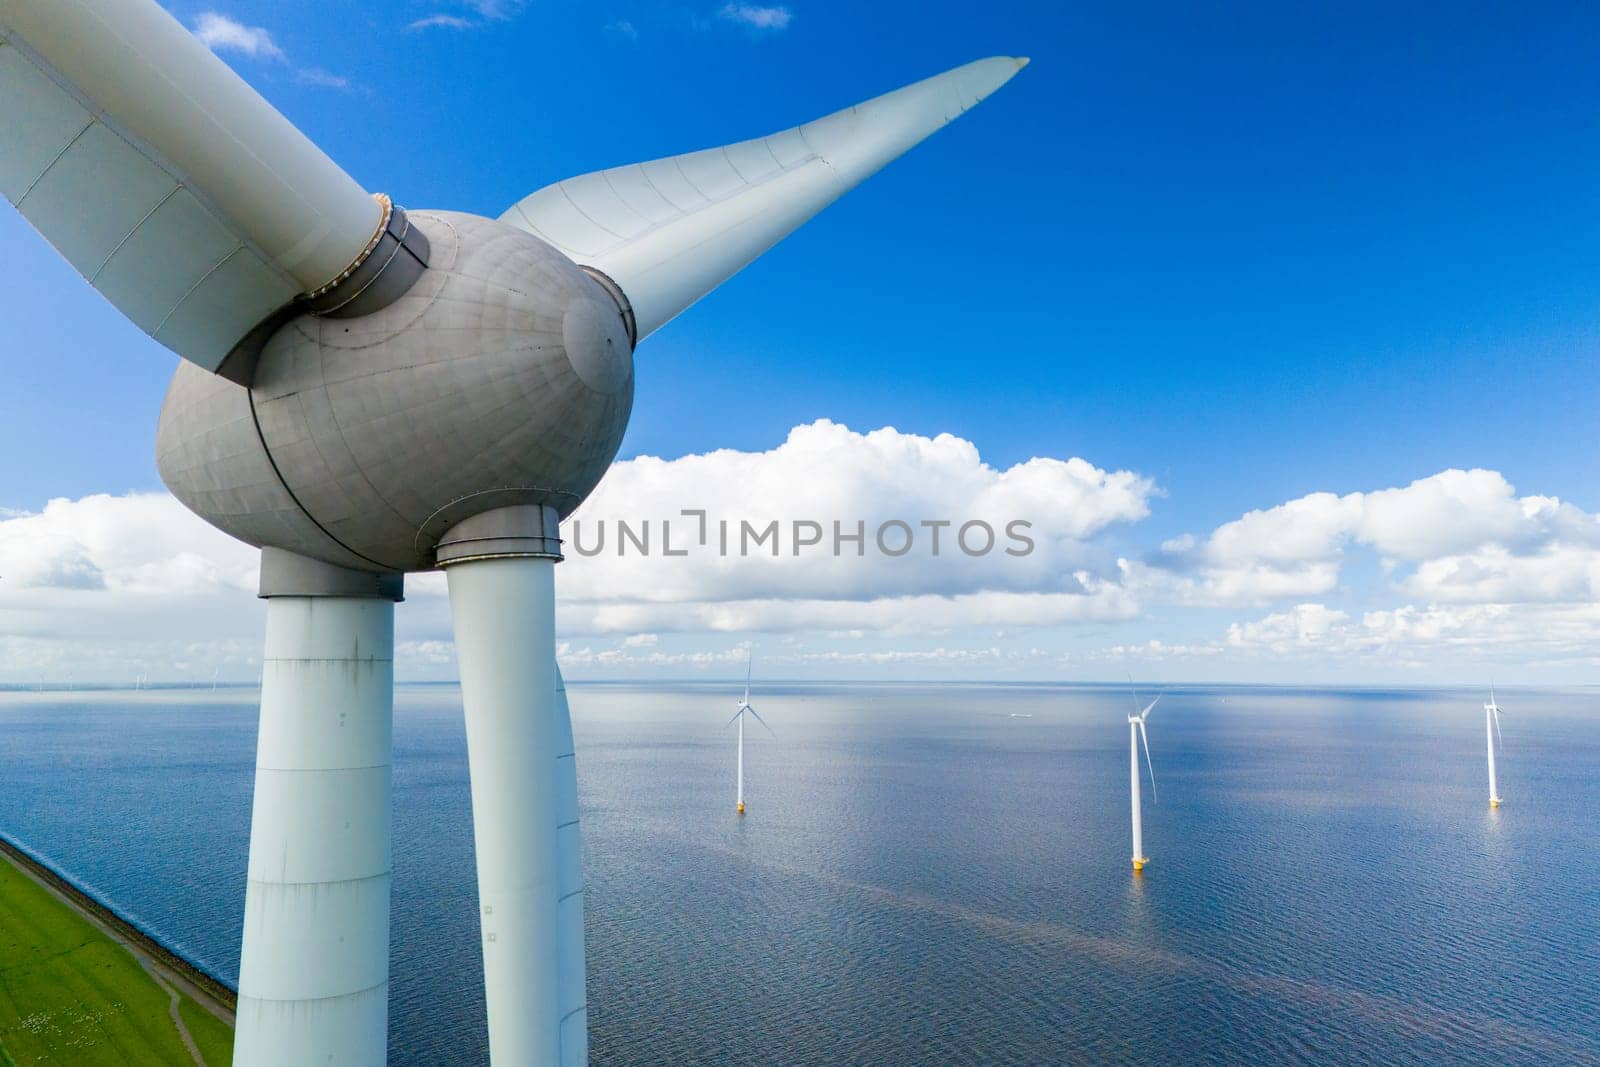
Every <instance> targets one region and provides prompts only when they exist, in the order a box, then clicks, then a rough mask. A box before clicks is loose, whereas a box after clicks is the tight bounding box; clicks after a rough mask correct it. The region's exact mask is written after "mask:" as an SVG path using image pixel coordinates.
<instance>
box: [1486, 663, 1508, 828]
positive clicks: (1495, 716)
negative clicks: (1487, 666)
mask: <svg viewBox="0 0 1600 1067" xmlns="http://www.w3.org/2000/svg"><path fill="white" fill-rule="evenodd" d="M1483 732H1484V734H1485V735H1486V740H1487V742H1488V747H1489V806H1490V807H1491V808H1498V807H1499V806H1500V788H1499V786H1498V785H1497V784H1496V782H1495V777H1494V748H1495V742H1496V741H1499V740H1500V705H1499V704H1498V703H1497V702H1496V701H1495V698H1494V683H1493V682H1490V683H1489V703H1487V704H1485V705H1484V706H1483ZM1501 743H1504V742H1501Z"/></svg>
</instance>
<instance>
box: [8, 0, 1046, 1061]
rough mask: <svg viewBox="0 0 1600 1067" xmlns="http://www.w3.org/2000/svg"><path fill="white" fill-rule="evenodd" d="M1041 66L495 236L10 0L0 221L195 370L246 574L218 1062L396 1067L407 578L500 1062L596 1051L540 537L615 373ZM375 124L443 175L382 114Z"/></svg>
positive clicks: (205, 478) (573, 188)
mask: <svg viewBox="0 0 1600 1067" xmlns="http://www.w3.org/2000/svg"><path fill="white" fill-rule="evenodd" d="M1026 62H1027V61H1026V60H1022V59H1011V58H1005V57H997V58H992V59H984V60H979V61H977V62H974V63H969V64H967V65H966V66H963V67H958V68H956V69H954V70H952V71H949V72H947V73H945V74H941V75H939V76H937V77H933V78H929V79H927V80H925V81H921V82H918V83H916V84H914V85H910V86H907V87H905V88H903V89H900V90H897V91H895V92H891V93H888V94H887V95H884V96H880V97H877V98H875V99H873V100H869V101H867V102H865V103H862V104H858V105H856V106H855V107H851V108H847V109H845V110H843V111H839V112H837V113H835V114H832V115H828V116H826V117H824V118H821V119H817V120H815V121H813V122H809V123H806V124H804V125H802V126H799V127H797V128H793V129H789V130H785V131H783V132H781V133H776V134H772V135H770V136H767V137H762V138H757V139H755V140H751V141H744V142H740V143H737V144H730V145H727V146H725V147H721V148H713V149H709V150H706V151H700V152H693V153H689V154H687V155H682V156H675V157H672V158H669V159H662V160H656V161H654V162H649V163H641V164H632V165H628V166H622V167H615V168H612V169H610V170H606V171H600V172H596V173H592V174H586V175H583V176H580V177H576V178H570V179H567V180H565V181H562V182H558V183H556V184H554V185H550V186H547V187H545V188H544V189H542V190H540V191H538V192H535V193H533V194H532V195H531V196H529V197H527V198H526V199H524V200H522V201H521V202H520V203H518V204H516V205H515V206H513V207H512V208H511V209H510V210H509V211H507V212H506V213H505V214H504V215H503V216H501V217H500V218H499V219H488V218H483V217H479V216H474V215H467V214H462V213H458V212H450V211H426V212H425V211H415V212H410V213H408V212H407V211H405V210H404V209H403V208H401V207H400V206H398V205H396V204H394V203H393V202H392V201H391V200H390V199H389V198H388V197H387V196H384V195H382V194H376V195H372V194H369V193H368V192H367V191H366V190H365V189H363V188H362V187H361V186H360V185H359V184H357V182H356V181H355V180H354V179H353V178H351V177H350V176H349V175H348V174H347V173H345V171H344V170H343V169H341V168H340V167H339V165H338V164H336V163H334V162H333V160H331V159H329V158H328V156H327V155H325V154H324V153H323V152H322V151H321V150H320V149H319V148H318V147H317V146H316V145H315V144H313V143H312V142H311V141H310V140H309V139H308V138H307V137H306V136H305V135H304V134H302V133H301V132H300V131H299V130H298V129H296V128H295V127H294V126H293V125H292V124H291V123H290V122H289V121H288V120H287V119H286V118H284V117H283V116H282V115H281V114H279V113H278V112H277V111H276V110H274V109H273V108H272V106H271V105H270V104H268V103H267V102H266V101H265V100H263V99H262V98H261V97H260V96H259V95H258V94H257V93H256V92H255V91H254V90H253V89H251V88H250V87H249V86H248V85H247V84H245V82H244V81H243V80H242V79H240V78H239V77H238V76H237V75H236V74H234V72H233V71H232V70H231V69H229V68H228V66H227V65H226V64H224V63H223V62H222V61H221V60H219V59H217V58H216V57H215V56H214V55H213V54H212V53H211V52H210V51H209V50H207V49H206V48H205V46H203V45H202V44H201V43H200V42H199V41H198V40H196V39H195V38H194V37H193V36H192V35H191V34H190V33H189V32H188V31H186V30H185V29H184V28H183V26H182V25H181V24H179V23H178V22H177V21H176V20H175V19H174V18H173V17H172V16H171V15H169V14H168V13H167V12H166V11H165V10H164V9H163V8H162V7H161V6H160V5H159V4H157V3H155V2H153V0H5V3H4V4H3V5H0V101H3V105H0V196H4V198H5V199H6V200H7V201H9V202H10V203H11V204H13V205H15V206H16V207H17V208H18V210H19V211H20V212H21V213H22V215H23V216H24V217H25V218H27V219H28V220H29V221H30V222H31V223H32V224H33V225H34V227H35V228H36V229H37V230H39V232H40V233H41V234H43V236H44V237H45V238H46V239H47V240H49V241H50V242H51V243H52V244H53V245H55V247H56V249H57V250H58V251H59V252H60V253H61V254H62V255H63V256H64V257H65V258H66V259H67V260H68V261H69V262H70V263H71V264H72V265H73V266H74V267H75V268H77V270H78V271H79V272H80V273H81V274H82V275H83V276H84V277H85V279H86V280H87V281H88V282H89V284H90V285H92V286H93V287H94V288H95V289H96V290H98V291H99V292H100V293H101V294H102V295H103V296H104V297H106V299H108V300H109V301H110V302H111V303H112V304H113V305H114V306H116V307H117V308H118V309H119V310H121V311H122V312H123V313H124V314H125V315H126V316H127V317H128V318H129V319H130V320H132V322H133V323H134V324H135V325H137V326H138V327H139V328H140V329H141V330H143V331H144V332H145V333H147V334H149V335H150V336H151V337H153V338H154V339H155V340H156V341H158V342H160V343H161V344H163V345H165V346H166V347H167V348H169V349H171V350H172V351H173V352H175V353H176V354H177V355H179V356H180V357H182V361H181V362H180V363H179V365H178V369H177V373H176V374H175V376H174V377H173V380H172V384H171V385H170V387H169V389H168V392H167V398H166V402H165V404H164V405H163V409H162V413H161V421H160V427H159V430H158V435H157V449H156V451H157V459H158V465H159V468H160V470H161V474H162V478H163V480H164V481H165V482H166V484H167V486H168V488H169V489H170V490H171V491H172V492H173V494H174V495H175V496H176V497H177V498H178V499H179V500H181V501H182V502H183V503H184V504H185V505H187V506H188V507H189V508H191V509H192V510H193V511H195V512H196V513H197V514H199V515H200V516H201V517H202V518H204V519H205V520H206V521H208V522H210V523H211V524H212V525H214V526H217V527H218V528H220V529H222V530H224V531H225V532H227V533H229V534H232V535H233V536H235V537H237V538H239V539H241V540H243V541H245V542H247V543H249V544H252V545H255V546H257V547H259V548H260V549H261V585H260V595H261V596H262V597H263V598H265V599H266V600H267V608H266V615H267V628H266V629H267V635H266V650H265V655H264V657H263V670H262V684H261V723H260V729H259V732H258V738H259V740H258V750H257V758H256V764H257V766H256V776H255V783H256V785H255V800H254V807H253V814H252V821H251V841H250V862H249V881H248V886H247V890H246V893H245V917H244V940H243V946H242V948H241V953H240V970H239V1004H238V1022H237V1028H236V1032H235V1041H234V1062H235V1064H236V1065H246V1064H267V1063H271V1064H283V1063H325V1062H330V1061H331V1062H337V1063H341V1064H377V1063H381V1062H383V1059H384V1053H385V1045H386V1039H385V1031H386V1028H387V1023H388V1015H387V1012H388V981H389V972H388V961H389V892H390V876H391V861H390V825H391V816H390V793H391V791H390V781H391V772H390V761H391V743H390V738H391V728H392V718H393V707H394V692H393V681H394V666H393V651H394V605H395V603H396V602H398V601H400V600H401V599H402V597H403V579H404V575H405V574H407V573H413V572H419V571H430V570H434V569H439V568H443V569H444V570H445V573H446V578H447V582H448V586H449V593H450V606H451V613H452V616H453V621H454V625H455V636H456V649H457V654H458V658H459V668H460V678H461V692H462V703H463V709H464V713H465V717H466V732H467V745H468V766H469V774H470V777H471V789H472V809H473V827H474V838H475V843H476V850H477V867H478V870H477V874H478V897H479V905H480V909H479V918H480V925H481V930H482V938H483V959H484V986H485V1000H486V1003H487V1011H488V1032H489V1046H490V1056H491V1059H492V1060H493V1062H494V1063H495V1064H498V1065H501V1067H507V1065H518V1067H521V1065H526V1064H555V1063H560V1064H581V1063H584V1062H586V1060H587V1056H588V1024H587V1011H586V1007H585V1004H586V1002H585V999H584V959H583V881H582V876H581V871H580V869H579V866H578V856H579V830H578V818H577V810H578V805H577V777H576V770H575V762H574V757H573V750H572V744H571V736H572V735H571V722H570V718H569V715H568V711H567V704H566V696H565V691H564V689H563V687H562V683H561V675H560V671H559V669H558V668H557V665H556V659H555V614H554V610H555V609H554V604H555V582H554V570H555V564H556V563H557V562H558V561H559V560H560V559H561V558H562V552H561V537H560V529H559V524H560V521H561V519H562V518H564V517H566V516H567V515H570V514H571V513H572V512H573V510H574V509H576V508H577V507H578V505H579V504H580V503H582V501H583V500H584V498H585V497H586V496H587V495H588V494H589V493H590V491H591V490H593V488H594V487H595V485H596V484H597V483H598V482H599V480H600V478H601V477H602V476H603V475H604V474H605V472H606V469H607V468H608V467H609V465H610V463H611V461H612V459H613V458H614V457H615V455H616V452H617V449H618V447H619V445H620V443H621V441H622V435H623V432H624V430H625V429H626V427H627V422H628V416H629V414H630V412H631V410H632V406H633V391H634V373H633V358H634V349H635V347H636V345H637V344H638V342H639V341H641V340H642V339H644V338H645V337H647V336H649V335H650V334H651V333H653V332H654V331H655V330H657V329H659V328H660V327H661V326H663V325H664V324H666V323H667V322H668V321H669V320H671V319H672V318H673V317H675V316H676V315H678V314H679V313H680V312H682V311H683V310H684V309H686V308H687V307H689V306H690V305H691V304H693V303H694V302H695V301H697V300H699V299H700V298H701V297H703V296H704V295H706V294H707V293H708V292H710V291H711V290H713V289H715V288H716V287H717V286H719V285H721V284H722V283H723V282H724V281H726V280H727V279H728V278H730V277H731V276H732V275H734V274H735V273H737V272H738V271H739V270H741V269H743V268H744V267H745V266H746V265H748V264H749V263H750V262H752V261H753V260H755V259H756V258H757V257H758V256H760V255H761V254H762V253H764V252H766V251H767V250H768V249H770V248H771V247H772V246H773V245H775V244H777V243H778V242H779V241H781V240H782V239H783V238H784V237H785V236H787V235H788V234H789V233H790V232H792V231H793V230H795V229H796V228H797V227H799V226H800V225H801V224H803V223H804V222H806V220H808V219H810V218H811V217H812V216H814V215H815V214H817V213H818V212H819V211H821V210H822V209H823V208H825V207H826V206H827V205H828V204H830V203H832V202H833V201H834V200H836V199H837V198H838V197H840V196H842V195H843V194H844V193H846V192H848V191H849V190H850V189H852V188H854V187H855V186H856V185H858V184H859V183H861V182H862V181H864V180H865V179H866V178H868V177H869V176H871V175H872V174H874V173H876V172H877V171H878V170H879V169H880V168H882V167H883V166H885V165H886V164H888V163H889V162H890V161H892V160H894V159H895V158H897V157H898V156H900V155H901V154H903V153H904V152H906V151H907V150H908V149H910V148H912V147H913V146H915V145H916V144H918V143H919V142H920V141H922V140H923V139H924V138H926V137H928V136H929V135H930V134H932V133H934V132H935V131H936V130H938V129H940V128H941V127H943V126H944V125H946V124H947V123H949V122H950V121H951V120H953V119H955V118H956V117H958V116H959V115H961V114H962V113H963V112H964V111H966V110H967V109H969V108H971V107H973V106H975V105H976V104H977V103H978V102H979V101H981V100H983V99H984V98H985V97H987V96H988V95H989V94H990V93H992V92H994V91H995V90H996V89H998V88H999V87H1000V86H1002V85H1004V84H1005V83H1006V82H1007V81H1009V80H1010V79H1011V78H1012V76H1013V75H1015V74H1016V73H1017V71H1019V70H1020V69H1021V68H1022V67H1023V66H1024V65H1025V64H1026ZM349 107H350V109H351V112H352V117H354V118H358V119H362V120H372V117H373V115H375V114H380V113H381V109H380V111H378V112H375V111H372V110H371V109H367V108H364V107H362V106H361V105H360V104H359V103H358V102H351V103H350V104H349ZM379 121H381V120H379ZM382 132H383V135H384V141H385V143H386V144H388V145H390V146H391V150H392V151H394V152H395V153H396V154H401V155H406V154H425V153H427V152H428V151H429V147H430V146H429V145H428V144H427V143H426V142H425V141H424V140H423V139H422V137H421V136H420V135H418V134H417V133H415V132H413V131H412V130H410V129H408V128H407V127H406V126H404V125H403V124H401V123H400V122H398V121H397V122H396V123H395V125H393V127H392V128H389V129H386V130H384V131H382ZM604 151H605V153H606V154H608V155H609V154H611V152H612V149H610V148H607V149H605V150H604ZM860 267H861V269H864V270H868V271H870V270H871V269H872V265H871V264H861V265H860ZM140 684H142V682H141V683H140ZM330 811H337V812H340V813H341V815H342V817H341V818H338V819H329V818H328V817H327V813H328V812H330Z"/></svg>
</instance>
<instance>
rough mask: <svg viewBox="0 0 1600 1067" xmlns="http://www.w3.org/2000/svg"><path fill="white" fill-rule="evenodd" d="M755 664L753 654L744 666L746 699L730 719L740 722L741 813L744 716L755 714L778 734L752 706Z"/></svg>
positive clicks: (741, 801) (741, 800) (741, 799)
mask: <svg viewBox="0 0 1600 1067" xmlns="http://www.w3.org/2000/svg"><path fill="white" fill-rule="evenodd" d="M754 666H755V656H754V655H752V656H751V657H750V661H749V662H748V663H746V664H745V668H744V699H742V700H740V701H739V710H738V711H736V712H734V713H733V718H731V719H729V720H728V723H729V724H730V725H731V724H733V723H738V724H739V803H738V807H737V808H736V809H735V810H737V811H738V813H739V814H740V815H743V814H744V717H745V716H746V715H754V716H755V719H756V722H759V723H760V724H761V725H762V726H766V727H767V733H769V734H772V736H773V737H777V736H778V735H777V733H776V732H774V731H773V729H772V727H770V726H767V720H765V719H763V718H762V717H761V713H760V712H758V711H756V709H755V708H753V707H751V706H750V671H751V668H752V667H754Z"/></svg>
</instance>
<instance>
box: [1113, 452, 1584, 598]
mask: <svg viewBox="0 0 1600 1067" xmlns="http://www.w3.org/2000/svg"><path fill="white" fill-rule="evenodd" d="M1352 544H1357V545H1364V546H1367V547H1369V548H1371V549H1373V550H1374V551H1375V552H1377V553H1378V554H1379V555H1380V556H1381V557H1382V559H1383V560H1384V562H1385V565H1386V567H1387V568H1388V569H1389V570H1390V571H1391V573H1393V574H1394V575H1395V577H1396V579H1397V581H1398V585H1399V588H1400V589H1401V590H1403V591H1405V592H1408V593H1411V594H1412V595H1415V596H1423V597H1429V598H1438V599H1449V600H1460V601H1466V600H1476V601H1490V600H1501V601H1521V600H1551V599H1565V600H1581V599H1591V598H1593V597H1594V596H1595V592H1596V589H1597V588H1600V583H1597V575H1600V570H1597V568H1600V520H1597V518H1596V517H1595V516H1594V515H1590V514H1587V513H1585V512H1584V511H1582V510H1581V509H1579V508H1577V507H1574V506H1573V505H1571V504H1567V503H1564V502H1562V501H1560V500H1558V499H1556V498H1554V497H1546V496H1523V497H1519V496H1517V494H1516V490H1515V489H1514V488H1513V487H1512V485H1511V483H1510V482H1508V481H1507V480H1506V479H1505V477H1504V475H1502V474H1500V473H1499V472H1497V471H1489V470H1446V471H1442V472H1440V473H1438V474H1435V475H1432V476H1430V477H1427V478H1421V479H1418V480H1417V481H1414V482H1412V483H1411V484H1410V485H1407V486H1404V487H1398V488H1389V489H1381V490H1377V491H1374V492H1367V493H1349V494H1346V495H1344V496H1337V495H1335V494H1333V493H1312V494H1309V495H1307V496H1303V497H1300V498H1299V499H1296V500H1291V501H1288V502H1287V503H1284V504H1279V505H1277V506H1276V507H1272V508H1266V509H1263V510H1259V511H1251V512H1249V513H1247V514H1245V515H1243V516H1241V517H1240V518H1238V519H1235V520H1233V521H1232V522H1229V523H1225V524H1223V525H1222V526H1219V527H1218V528H1217V529H1216V530H1214V531H1213V532H1212V534H1211V535H1210V537H1209V538H1207V539H1206V540H1205V541H1204V542H1200V541H1198V540H1196V539H1195V538H1193V537H1185V538H1175V539H1173V540H1171V541H1168V542H1167V543H1166V544H1164V545H1163V546H1162V550H1161V552H1159V553H1157V554H1156V556H1155V557H1154V558H1153V559H1152V560H1151V561H1149V562H1147V563H1146V562H1133V563H1129V564H1128V565H1127V567H1126V568H1125V569H1126V571H1127V575H1128V579H1129V582H1130V584H1132V585H1134V586H1137V587H1139V588H1141V589H1144V590H1146V591H1147V592H1152V593H1159V594H1161V595H1165V596H1169V597H1171V598H1172V599H1176V600H1179V601H1182V602H1186V603H1199V604H1241V603H1263V602H1267V601H1272V600H1280V599H1285V598H1303V597H1312V596H1320V595H1323V594H1326V593H1330V592H1332V591H1334V590H1335V589H1336V588H1337V586H1338V583H1339V575H1340V564H1341V563H1342V561H1343V558H1344V553H1345V549H1346V547H1347V546H1349V545H1352Z"/></svg>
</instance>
